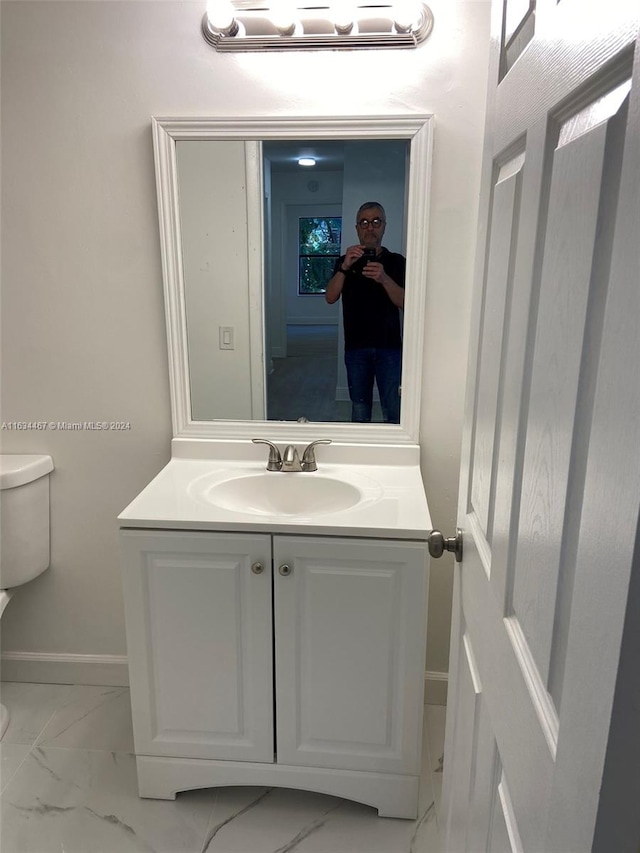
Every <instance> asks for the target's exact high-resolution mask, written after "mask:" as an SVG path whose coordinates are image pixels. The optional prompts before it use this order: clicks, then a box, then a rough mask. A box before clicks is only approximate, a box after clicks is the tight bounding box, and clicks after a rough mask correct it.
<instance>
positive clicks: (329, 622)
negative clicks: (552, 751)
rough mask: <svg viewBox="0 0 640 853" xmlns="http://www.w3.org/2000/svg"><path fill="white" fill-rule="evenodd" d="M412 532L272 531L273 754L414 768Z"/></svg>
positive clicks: (416, 666)
mask: <svg viewBox="0 0 640 853" xmlns="http://www.w3.org/2000/svg"><path fill="white" fill-rule="evenodd" d="M427 581H428V554H427V552H426V546H425V543H423V542H386V541H378V542H374V541H371V540H364V541H361V540H357V539H355V540H354V539H330V538H329V539H327V538H325V539H319V538H314V537H295V536H276V537H274V600H275V626H276V627H275V636H276V709H277V710H276V719H277V745H278V746H277V750H278V763H279V764H295V765H306V766H311V767H333V768H337V769H345V770H369V771H378V772H384V773H402V774H408V775H413V776H416V777H417V776H418V774H419V772H420V739H421V732H422V711H423V702H424V648H425V639H426V624H425V622H426V620H425V613H426V598H427Z"/></svg>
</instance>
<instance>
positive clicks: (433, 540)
mask: <svg viewBox="0 0 640 853" xmlns="http://www.w3.org/2000/svg"><path fill="white" fill-rule="evenodd" d="M427 547H428V548H429V554H430V555H431V556H432V557H433V558H434V559H436V560H437V559H438V558H439V557H442V555H443V554H444V552H445V551H451V552H452V553H453V554H455V557H456V563H460V562H461V561H462V530H460V528H459V527H456V535H455V536H449V537H448V538H445V537H444V536H443V535H442V533H440V531H439V530H432V531H431V533H430V534H429V535H428V536H427Z"/></svg>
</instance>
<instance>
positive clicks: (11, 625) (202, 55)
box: [0, 0, 489, 680]
mask: <svg viewBox="0 0 640 853" xmlns="http://www.w3.org/2000/svg"><path fill="white" fill-rule="evenodd" d="M204 5H205V4H204V0H198V2H172V0H159V2H154V0H148V2H136V1H135V0H134V2H118V3H112V2H87V3H78V2H57V1H56V0H46V2H35V0H33V1H32V2H4V3H3V4H2V12H1V14H2V27H1V32H2V69H1V85H2V93H1V94H2V111H3V115H2V204H3V211H2V216H3V220H2V221H3V245H2V250H3V251H2V287H3V292H2V308H3V312H2V313H3V327H2V348H3V353H2V355H3V360H2V380H3V381H2V413H1V417H2V420H4V421H30V420H43V421H52V420H53V421H58V420H60V421H84V420H105V421H129V422H130V423H131V429H130V430H127V431H120V432H89V431H87V432H75V431H74V432H64V431H55V432H54V431H29V432H25V431H21V432H11V431H3V432H2V433H0V437H1V439H2V450H3V452H7V453H28V452H46V453H50V454H51V455H52V456H53V459H54V462H55V466H56V470H55V472H54V474H53V476H52V480H51V500H52V510H51V523H52V565H51V569H50V570H49V571H48V572H46V573H45V574H44V575H42V576H41V577H40V578H38V579H37V580H35V581H34V582H32V583H31V584H30V585H29V586H28V587H25V588H23V589H21V590H19V592H18V593H17V594H16V595H15V597H14V599H13V600H12V602H11V605H10V607H8V608H7V610H6V611H5V613H4V615H3V618H2V623H1V624H2V640H3V651H4V653H5V654H7V653H9V656H10V653H12V652H17V651H19V652H32V653H34V654H35V655H36V659H37V656H38V654H41V653H46V654H51V655H54V656H57V655H64V654H67V655H73V654H78V655H81V656H82V655H97V656H104V657H103V658H98V660H102V659H104V660H105V661H109V660H111V659H112V658H113V659H115V660H116V661H117V660H119V659H120V657H121V656H123V655H124V654H125V651H126V646H125V634H124V620H123V608H122V596H121V588H120V568H119V554H118V541H117V524H116V520H115V519H116V516H117V514H118V512H119V511H120V510H121V509H122V508H123V507H124V506H125V505H126V504H127V503H128V502H129V501H130V500H131V499H132V498H133V497H134V496H135V494H136V493H137V492H138V491H139V490H140V489H141V488H142V487H143V486H144V485H145V484H146V483H147V482H148V481H149V480H150V479H151V477H152V476H153V475H154V474H155V473H156V472H157V471H158V470H159V469H160V468H161V467H162V465H163V464H164V463H165V462H166V461H167V460H168V458H169V452H170V451H169V441H170V437H171V420H170V409H169V388H168V374H167V355H166V340H165V326H164V312H163V303H162V280H161V267H160V247H159V237H158V224H157V211H156V197H155V186H154V169H153V154H152V143H151V131H150V116H151V115H158V116H163V115H164V116H200V115H220V116H222V115H242V116H251V115H290V116H297V115H304V114H324V115H328V116H330V115H351V114H352V113H353V111H354V109H357V110H358V113H359V114H365V115H381V114H389V113H405V112H420V113H434V114H435V116H436V131H435V154H434V172H433V186H432V196H431V232H430V235H429V243H430V260H429V272H428V281H427V283H426V284H427V292H428V296H427V308H426V315H425V318H424V322H425V329H426V345H425V354H424V395H423V406H422V426H421V443H422V448H423V449H422V464H423V470H424V475H425V484H426V489H427V494H428V497H429V502H430V505H431V510H432V515H433V519H434V522H435V524H436V525H438V526H441V527H442V528H443V529H444V530H445V531H446V532H448V533H450V532H451V531H452V529H453V527H454V524H455V504H456V494H457V486H458V483H457V479H458V460H459V448H460V432H461V419H462V400H463V394H464V376H465V365H466V345H467V328H468V320H469V305H470V289H471V275H472V257H473V251H474V241H475V220H476V210H477V201H478V189H479V170H480V154H481V137H482V127H483V107H484V101H485V81H486V70H487V56H488V30H489V26H488V22H489V7H488V3H486V2H482V0H471V2H463V3H456V2H452V0H433V2H432V3H431V6H432V9H433V12H434V15H435V27H434V31H433V33H432V35H431V36H430V38H429V40H428V41H427V42H426V43H425V44H424V45H422V46H421V47H419V48H418V49H417V50H400V51H389V50H383V51H369V50H367V51H362V52H357V53H352V52H350V51H343V52H341V51H337V52H334V53H331V54H327V53H326V52H318V53H315V52H309V53H287V52H284V53H273V54H260V53H256V54H245V55H242V54H238V55H233V54H227V55H225V54H217V53H216V52H215V51H214V50H212V49H211V48H210V47H209V46H208V45H207V44H206V43H205V42H204V40H203V39H202V37H201V35H200V20H201V17H202V14H203V9H204ZM329 60H330V61H329ZM373 71H375V75H374V74H373ZM317 81H321V85H320V84H318V82H317ZM450 578H451V562H450V561H446V560H444V559H443V560H441V561H439V563H437V564H435V565H434V570H433V574H432V584H431V592H432V595H431V603H430V613H429V616H430V623H429V648H428V661H427V666H428V668H429V669H431V670H444V669H446V666H447V653H448V635H449V628H448V619H449V612H450ZM81 660H82V658H81ZM94 662H95V661H94V660H93V659H89V664H90V665H88V666H87V669H86V671H85V672H84V678H88V677H89V676H90V675H91V673H92V672H98V670H97V669H96V667H95V666H94ZM22 666H23V672H24V671H25V667H26V668H28V665H26V664H25V665H22ZM49 669H51V667H49ZM11 671H12V670H11V667H9V666H7V662H6V661H5V664H4V667H3V676H4V677H5V678H6V677H11ZM31 671H32V672H33V671H35V669H34V667H32V669H31ZM14 672H15V667H14ZM101 672H102V671H101ZM96 677H99V678H101V680H104V676H102V675H98V676H96Z"/></svg>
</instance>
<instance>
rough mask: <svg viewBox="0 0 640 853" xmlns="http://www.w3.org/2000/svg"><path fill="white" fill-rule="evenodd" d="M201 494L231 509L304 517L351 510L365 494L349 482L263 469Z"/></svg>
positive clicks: (207, 499)
mask: <svg viewBox="0 0 640 853" xmlns="http://www.w3.org/2000/svg"><path fill="white" fill-rule="evenodd" d="M200 497H201V498H202V499H204V500H205V501H207V502H208V503H211V504H213V505H214V506H217V507H220V508H221V509H226V510H231V511H233V512H243V513H251V514H255V515H285V516H286V515H288V516H296V515H298V516H299V515H304V516H307V515H314V514H327V513H334V512H340V511H342V510H345V509H350V508H351V507H354V506H356V505H357V504H359V503H360V502H361V501H362V500H363V497H364V495H363V493H362V492H361V491H360V489H358V488H357V487H356V486H354V485H352V484H351V483H346V482H344V481H343V480H337V479H335V478H333V477H323V476H322V475H320V476H319V475H318V474H316V473H296V474H286V473H285V474H283V473H275V472H265V473H263V474H254V475H250V476H246V477H234V478H233V479H231V480H223V481H222V482H218V483H213V484H211V485H210V486H208V487H207V488H205V489H204V490H203V491H202V492H201V494H200Z"/></svg>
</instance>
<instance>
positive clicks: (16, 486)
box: [0, 454, 53, 737]
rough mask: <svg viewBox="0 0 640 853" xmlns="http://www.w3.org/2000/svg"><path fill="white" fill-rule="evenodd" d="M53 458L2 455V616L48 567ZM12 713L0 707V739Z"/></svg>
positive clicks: (0, 586) (0, 603)
mask: <svg viewBox="0 0 640 853" xmlns="http://www.w3.org/2000/svg"><path fill="white" fill-rule="evenodd" d="M51 471H53V460H52V459H51V457H50V456H43V455H40V454H35V455H17V454H16V455H12V454H1V455H0V615H1V614H2V613H3V611H4V609H5V607H6V606H7V604H8V603H9V599H10V598H11V595H12V592H13V587H16V586H20V585H21V584H23V583H27V582H28V581H30V580H33V578H35V577H37V576H38V575H40V574H42V572H44V570H45V569H46V568H48V566H49V474H50V472H51ZM8 725H9V714H8V712H7V709H6V708H5V707H4V705H0V737H2V735H3V734H4V733H5V730H6V728H7V726H8Z"/></svg>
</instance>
